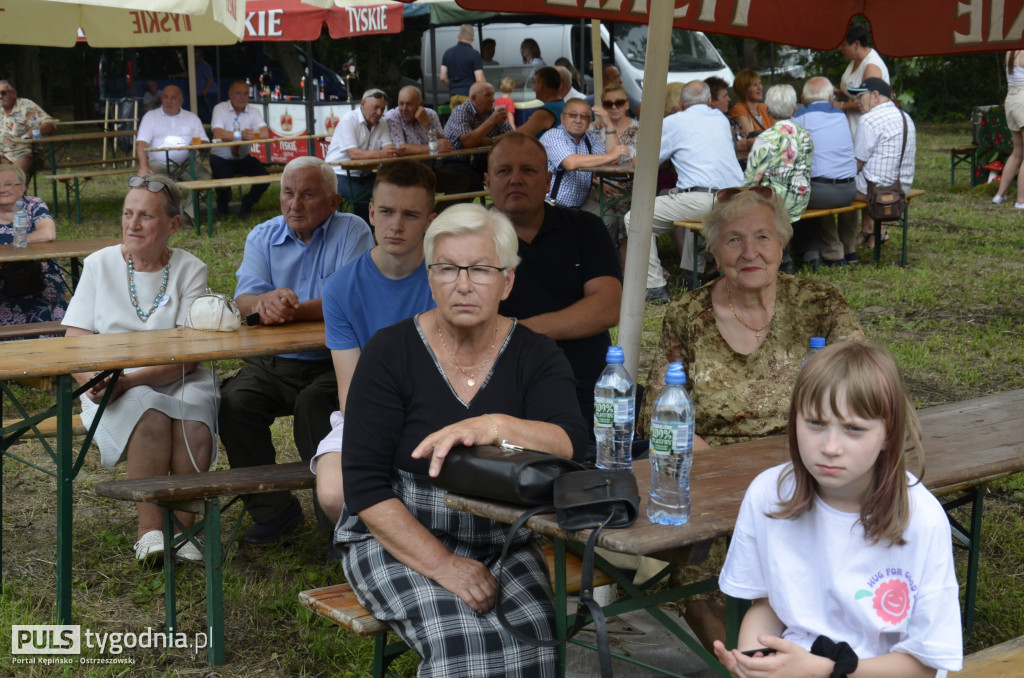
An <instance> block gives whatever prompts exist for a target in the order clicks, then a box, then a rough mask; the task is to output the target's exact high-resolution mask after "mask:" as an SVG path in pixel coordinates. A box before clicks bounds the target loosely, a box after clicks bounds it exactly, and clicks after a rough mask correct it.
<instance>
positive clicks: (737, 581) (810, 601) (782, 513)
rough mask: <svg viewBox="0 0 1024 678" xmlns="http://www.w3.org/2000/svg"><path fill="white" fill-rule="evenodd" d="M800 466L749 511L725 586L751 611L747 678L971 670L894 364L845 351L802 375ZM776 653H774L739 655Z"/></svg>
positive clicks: (765, 490) (730, 658)
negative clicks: (964, 660)
mask: <svg viewBox="0 0 1024 678" xmlns="http://www.w3.org/2000/svg"><path fill="white" fill-rule="evenodd" d="M789 449H790V455H791V458H792V461H791V463H787V464H782V465H780V466H776V467H775V468H772V469H769V470H767V471H765V472H764V473H761V474H760V475H759V476H758V477H757V478H756V479H754V482H753V483H751V485H750V488H749V489H748V490H747V493H746V496H745V497H744V499H743V505H742V507H741V508H740V514H739V518H738V519H737V522H736V530H735V534H734V536H733V540H732V542H731V544H730V546H729V553H728V555H727V556H726V559H725V564H724V566H723V567H722V574H721V576H720V578H719V586H720V587H721V589H722V591H724V592H725V593H727V594H729V595H731V596H734V597H737V598H743V599H747V600H752V601H753V604H752V605H751V607H750V610H749V611H748V612H747V614H746V616H744V618H743V623H742V625H741V626H740V635H739V643H738V649H736V650H731V651H730V650H726V649H725V646H724V645H723V644H722V643H721V642H719V641H715V654H716V655H717V656H718V659H719V661H721V662H722V664H723V665H724V666H725V667H726V668H727V669H728V670H729V671H730V672H731V673H732V675H734V676H737V677H740V678H748V677H751V676H760V675H780V676H808V677H810V676H822V677H825V678H842V676H846V675H850V676H856V677H857V678H860V677H861V676H864V677H870V676H886V678H897V677H900V676H922V677H929V678H930V677H931V676H940V677H941V676H944V675H945V674H946V671H947V670H950V671H956V670H959V669H960V667H961V664H962V644H961V630H960V607H959V598H958V587H957V582H956V577H955V574H954V570H953V554H952V543H951V539H950V529H949V522H948V520H947V519H946V515H945V513H944V511H943V510H942V506H941V505H940V504H939V502H938V501H937V500H936V499H935V498H934V497H933V496H932V494H931V493H930V492H928V490H926V489H925V488H924V486H923V485H921V483H920V482H919V481H918V479H917V478H915V477H914V475H913V474H911V473H910V472H908V470H907V458H908V457H913V461H914V462H916V466H915V468H918V469H921V471H920V472H921V473H923V466H924V454H923V450H922V449H921V437H920V424H919V422H918V419H917V415H916V413H915V412H914V406H913V404H912V402H911V401H910V398H909V396H908V394H907V391H906V387H905V386H904V384H903V380H902V377H901V376H900V372H899V368H898V366H897V364H896V360H895V358H893V356H892V354H891V353H889V351H887V350H886V349H884V348H880V347H877V346H871V345H867V344H862V343H854V342H844V343H840V344H836V345H834V346H830V347H828V348H825V349H823V350H822V351H819V352H818V354H816V355H815V356H814V357H813V358H811V359H810V360H809V361H808V362H807V364H806V366H805V367H804V368H803V370H801V372H800V374H799V376H798V377H797V381H796V385H795V386H794V388H793V397H792V401H791V405H790V410H789ZM761 648H768V651H767V652H752V653H751V654H753V656H747V655H745V654H743V652H741V651H751V650H758V649H761Z"/></svg>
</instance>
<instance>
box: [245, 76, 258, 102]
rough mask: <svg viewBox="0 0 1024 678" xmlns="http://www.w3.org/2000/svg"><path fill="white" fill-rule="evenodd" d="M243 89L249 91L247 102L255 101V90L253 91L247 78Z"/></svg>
mask: <svg viewBox="0 0 1024 678" xmlns="http://www.w3.org/2000/svg"><path fill="white" fill-rule="evenodd" d="M245 88H246V89H247V90H249V101H252V100H253V99H255V98H256V90H254V89H253V87H252V82H251V81H250V80H249V78H246V79H245Z"/></svg>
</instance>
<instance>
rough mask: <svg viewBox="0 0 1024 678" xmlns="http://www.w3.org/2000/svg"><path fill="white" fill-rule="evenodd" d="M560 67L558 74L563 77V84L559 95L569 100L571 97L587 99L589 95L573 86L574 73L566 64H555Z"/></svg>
mask: <svg viewBox="0 0 1024 678" xmlns="http://www.w3.org/2000/svg"><path fill="white" fill-rule="evenodd" d="M555 68H556V69H558V75H559V76H561V78H562V86H561V87H559V88H558V96H560V97H562V101H566V102H568V101H569V100H570V99H583V100H584V101H586V99H587V95H586V94H584V93H583V92H581V91H579V90H578V89H576V88H575V87H573V86H572V73H570V72H569V69H568V68H566V67H565V66H555Z"/></svg>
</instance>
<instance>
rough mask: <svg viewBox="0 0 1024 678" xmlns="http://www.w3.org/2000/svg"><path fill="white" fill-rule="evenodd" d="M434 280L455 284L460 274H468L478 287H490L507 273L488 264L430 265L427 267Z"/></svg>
mask: <svg viewBox="0 0 1024 678" xmlns="http://www.w3.org/2000/svg"><path fill="white" fill-rule="evenodd" d="M427 270H428V271H430V272H431V273H432V274H433V276H434V279H435V280H437V282H439V283H453V282H455V281H456V280H458V279H459V273H461V272H462V271H465V272H466V275H468V276H469V280H470V282H472V283H476V284H477V285H489V284H491V283H493V282H494V281H495V280H497V279H498V276H499V275H500V274H502V273H504V272H505V269H504V268H499V267H498V266H488V265H487V264H473V265H472V266H456V265H455V264H430V265H429V266H427Z"/></svg>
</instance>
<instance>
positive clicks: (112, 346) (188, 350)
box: [0, 321, 326, 380]
mask: <svg viewBox="0 0 1024 678" xmlns="http://www.w3.org/2000/svg"><path fill="white" fill-rule="evenodd" d="M325 342H326V338H325V336H324V323H323V321H315V322H302V323H289V324H286V325H258V326H256V327H242V328H241V329H239V330H238V331H237V332H203V331H202V330H193V329H189V328H187V327H179V328H177V329H173V330H153V331H150V332H123V333H119V334H93V335H88V336H82V337H57V338H51V339H29V340H27V341H8V342H0V380H5V379H15V378H21V377H49V376H55V375H61V374H72V373H74V372H89V371H99V370H110V369H119V368H127V367H144V366H147V365H169V364H173V363H179V362H199V361H203V360H224V359H228V358H246V357H252V356H260V355H274V354H278V353H297V352H301V351H311V350H319V349H323V348H324V346H325Z"/></svg>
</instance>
